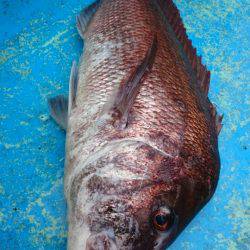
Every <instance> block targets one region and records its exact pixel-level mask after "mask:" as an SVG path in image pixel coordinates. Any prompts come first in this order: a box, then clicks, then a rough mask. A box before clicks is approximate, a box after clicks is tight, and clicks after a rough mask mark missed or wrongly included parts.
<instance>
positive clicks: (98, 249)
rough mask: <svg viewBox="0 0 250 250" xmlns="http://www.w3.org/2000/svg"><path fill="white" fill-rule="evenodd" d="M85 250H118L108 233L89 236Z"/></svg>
mask: <svg viewBox="0 0 250 250" xmlns="http://www.w3.org/2000/svg"><path fill="white" fill-rule="evenodd" d="M86 250H118V248H117V245H116V243H115V241H114V239H113V237H111V236H110V235H109V234H108V233H106V232H102V233H98V234H91V235H90V236H89V238H88V239H87V242H86Z"/></svg>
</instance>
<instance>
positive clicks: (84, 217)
mask: <svg viewBox="0 0 250 250" xmlns="http://www.w3.org/2000/svg"><path fill="white" fill-rule="evenodd" d="M157 6H159V5H157V4H156V1H149V0H129V1H123V0H113V1H110V0H104V1H103V3H102V4H101V6H100V8H99V9H98V11H97V12H96V14H95V15H94V18H93V19H92V21H91V23H90V25H89V27H88V29H87V31H86V33H85V35H84V38H85V41H84V42H85V51H84V54H83V56H82V59H81V62H80V66H79V72H78V75H79V79H78V89H77V96H76V104H75V106H74V107H73V108H72V110H71V113H70V115H69V121H68V129H67V146H66V153H67V161H66V172H65V194H66V197H67V202H68V209H69V210H68V219H69V235H68V249H71V250H78V249H79V250H80V249H81V250H82V249H89V250H91V249H95V250H99V249H100V250H101V249H110V250H112V249H121V250H123V249H124V250H125V249H127V250H128V249H164V248H165V247H166V246H168V245H169V244H170V243H171V242H172V241H173V239H174V238H175V237H176V236H177V235H178V234H179V233H180V232H181V230H183V228H184V227H185V226H186V224H187V223H188V222H189V221H190V220H191V219H192V217H193V216H194V215H195V214H196V213H197V212H198V211H199V210H200V209H201V208H202V207H203V206H204V204H205V203H206V202H207V201H208V200H209V199H210V198H211V196H212V195H213V193H214V191H215V188H216V184H217V181H218V175H219V166H220V162H219V155H218V146H217V132H216V124H215V114H214V111H213V108H212V105H211V103H210V101H209V100H208V98H207V96H206V93H204V92H203V91H202V89H201V86H199V84H198V82H197V77H196V73H195V72H194V71H193V69H192V68H191V64H190V62H189V61H188V58H187V56H186V54H185V53H184V50H183V49H182V47H181V45H180V43H179V42H178V40H177V38H176V37H175V34H174V32H173V31H172V29H171V27H170V25H169V24H167V23H166V22H165V21H164V19H163V17H162V14H161V13H160V12H159V9H157ZM154 36H157V52H156V57H155V59H154V63H153V66H152V69H151V70H150V72H149V73H148V74H147V75H146V76H145V77H144V78H143V83H142V85H141V88H140V91H139V93H138V95H137V97H136V99H135V102H134V105H133V107H132V109H131V111H130V113H129V120H128V126H127V127H126V128H125V129H117V128H116V127H115V126H114V118H113V117H112V116H111V115H110V113H109V112H108V111H109V108H110V107H111V106H112V102H113V100H114V98H115V97H116V94H117V91H118V88H119V86H120V85H122V84H125V83H126V80H127V79H128V78H129V76H130V75H131V74H132V72H133V71H134V70H135V68H136V67H137V66H138V65H139V64H140V63H141V61H142V59H143V58H144V57H145V54H146V53H147V51H148V49H149V47H150V46H151V43H152V40H153V39H154ZM161 206H167V207H170V208H172V209H173V210H174V212H175V215H176V218H177V221H176V223H175V225H174V227H173V228H172V229H171V230H168V231H166V232H159V231H158V230H156V229H155V228H154V227H153V225H152V212H153V211H154V209H155V208H157V207H161ZM157 242H159V243H158V245H157V246H155V244H156V243H157Z"/></svg>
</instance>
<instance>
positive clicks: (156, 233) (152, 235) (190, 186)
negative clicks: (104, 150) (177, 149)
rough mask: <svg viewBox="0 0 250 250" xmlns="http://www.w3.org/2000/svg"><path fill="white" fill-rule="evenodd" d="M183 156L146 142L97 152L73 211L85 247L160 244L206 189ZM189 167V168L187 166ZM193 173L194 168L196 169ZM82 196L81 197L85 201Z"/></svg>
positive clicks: (102, 249) (106, 249)
mask: <svg viewBox="0 0 250 250" xmlns="http://www.w3.org/2000/svg"><path fill="white" fill-rule="evenodd" d="M185 164H186V163H185V162H184V160H183V159H180V158H179V157H177V156H176V157H173V156H169V155H167V154H164V153H162V152H160V151H159V150H156V149H154V148H153V147H151V146H149V145H141V144H138V143H137V144H136V143H135V144H130V145H122V146H119V147H116V148H114V149H113V150H110V152H109V153H108V154H106V155H105V156H103V157H100V158H99V159H98V161H97V162H95V163H93V166H89V169H91V168H92V169H93V168H94V169H95V171H93V172H92V174H89V176H88V178H85V183H84V188H83V189H82V193H78V197H81V199H80V200H79V202H78V204H77V206H76V214H77V215H78V217H79V218H80V219H78V220H77V221H78V222H79V221H81V223H82V225H83V226H84V227H85V228H87V230H85V231H84V232H88V233H87V235H85V237H84V243H83V244H84V245H85V246H86V249H87V250H94V249H95V250H116V249H119V250H120V249H121V250H128V249H137V250H140V249H150V250H151V249H154V250H161V249H165V248H166V247H167V246H169V245H170V244H171V243H172V242H173V240H174V239H175V238H176V237H177V235H178V234H179V233H180V232H181V231H182V230H183V228H184V227H185V226H186V225H187V224H188V222H189V221H190V220H191V219H192V218H193V216H194V215H195V214H196V213H197V212H198V211H199V210H200V209H201V207H202V206H203V205H204V203H205V201H206V200H207V197H208V195H209V192H210V191H209V190H208V188H207V185H206V184H204V183H203V181H204V180H203V177H202V178H200V179H199V178H198V177H197V179H195V176H194V175H192V174H191V173H190V172H189V175H188V174H187V173H186V171H187V170H188V169H189V167H187V166H185ZM186 168H187V169H186ZM195 174H196V175H197V173H195ZM83 201H84V202H83Z"/></svg>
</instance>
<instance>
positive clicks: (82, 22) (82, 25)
mask: <svg viewBox="0 0 250 250" xmlns="http://www.w3.org/2000/svg"><path fill="white" fill-rule="evenodd" d="M100 2H101V0H98V1H96V2H94V3H93V4H91V5H90V6H89V7H87V8H85V9H83V10H82V11H81V13H80V14H79V15H78V16H77V17H76V22H77V30H78V33H79V35H80V36H81V37H82V38H84V33H85V31H86V29H87V27H88V25H89V23H90V21H91V19H92V17H93V15H94V14H95V12H96V10H97V9H98V7H99V5H100Z"/></svg>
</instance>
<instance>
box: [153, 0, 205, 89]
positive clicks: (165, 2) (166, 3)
mask: <svg viewBox="0 0 250 250" xmlns="http://www.w3.org/2000/svg"><path fill="white" fill-rule="evenodd" d="M157 1H158V4H159V5H160V7H161V8H162V10H163V13H164V15H165V16H166V18H167V20H168V22H169V24H170V26H171V27H172V29H173V31H174V33H175V35H176V37H177V39H178V40H179V42H180V43H181V44H182V47H183V50H184V52H185V53H186V56H187V58H188V60H189V61H190V65H191V67H192V69H193V70H194V72H195V73H196V77H197V79H198V83H199V85H200V87H201V88H202V89H203V90H204V89H205V90H207V88H208V87H209V80H210V77H207V75H208V74H209V73H208V72H209V71H208V70H207V68H206V67H205V65H203V64H202V61H201V57H200V56H198V55H197V52H196V49H195V48H194V47H193V45H192V42H191V41H190V40H189V38H188V36H187V34H186V29H185V27H184V24H183V22H182V19H181V16H180V13H179V10H178V9H177V7H176V6H175V4H174V2H173V0H157ZM201 85H203V87H202V86H201ZM205 85H206V87H205V88H204V86H205ZM206 92H207V91H205V93H206Z"/></svg>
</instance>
